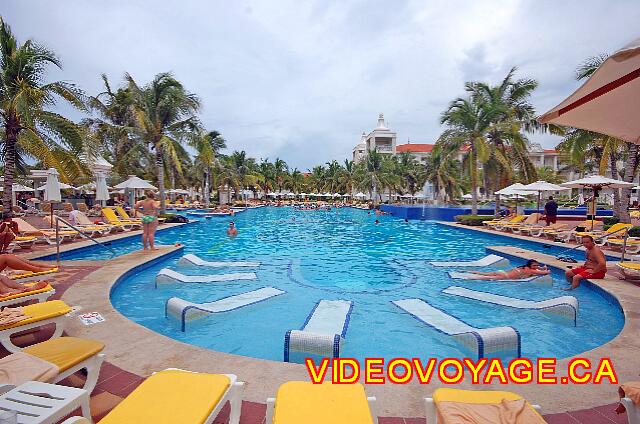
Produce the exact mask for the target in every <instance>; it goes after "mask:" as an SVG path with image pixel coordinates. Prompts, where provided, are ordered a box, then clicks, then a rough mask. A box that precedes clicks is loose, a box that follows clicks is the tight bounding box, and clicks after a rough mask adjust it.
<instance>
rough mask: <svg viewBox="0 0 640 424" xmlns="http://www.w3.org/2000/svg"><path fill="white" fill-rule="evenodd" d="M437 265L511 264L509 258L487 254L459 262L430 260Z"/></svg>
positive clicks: (482, 265) (480, 265)
mask: <svg viewBox="0 0 640 424" xmlns="http://www.w3.org/2000/svg"><path fill="white" fill-rule="evenodd" d="M429 263H430V264H431V265H433V266H437V267H452V268H455V267H484V266H509V259H507V258H503V257H502V256H498V255H487V256H485V257H484V258H482V259H478V260H476V261H458V262H429Z"/></svg>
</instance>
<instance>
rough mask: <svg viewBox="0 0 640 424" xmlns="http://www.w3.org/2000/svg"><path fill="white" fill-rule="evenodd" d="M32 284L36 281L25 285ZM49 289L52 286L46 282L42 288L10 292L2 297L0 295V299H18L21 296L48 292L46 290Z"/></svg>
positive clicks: (51, 288)
mask: <svg viewBox="0 0 640 424" xmlns="http://www.w3.org/2000/svg"><path fill="white" fill-rule="evenodd" d="M34 284H36V283H26V284H25V287H29V286H33V285H34ZM51 290H53V287H51V285H50V284H47V285H46V286H44V287H43V288H41V289H38V290H31V291H28V292H22V293H16V294H12V295H10V296H2V297H0V301H5V300H13V299H19V298H21V297H25V296H31V295H32V294H39V293H44V292H48V291H51Z"/></svg>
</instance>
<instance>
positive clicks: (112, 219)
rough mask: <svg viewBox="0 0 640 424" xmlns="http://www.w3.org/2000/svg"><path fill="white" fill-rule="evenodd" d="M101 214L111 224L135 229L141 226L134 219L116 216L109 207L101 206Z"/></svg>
mask: <svg viewBox="0 0 640 424" xmlns="http://www.w3.org/2000/svg"><path fill="white" fill-rule="evenodd" d="M102 215H104V217H105V219H106V220H107V221H108V222H109V224H111V225H115V226H119V227H123V228H124V229H125V230H137V229H140V228H142V224H141V223H139V222H134V221H123V220H121V219H119V218H118V217H117V216H116V213H115V212H114V210H113V209H111V208H102Z"/></svg>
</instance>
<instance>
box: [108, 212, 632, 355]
mask: <svg viewBox="0 0 640 424" xmlns="http://www.w3.org/2000/svg"><path fill="white" fill-rule="evenodd" d="M375 219H376V217H375V216H374V215H369V214H368V213H367V212H366V211H360V210H355V209H339V210H336V209H334V210H333V211H330V212H326V211H294V210H293V209H290V208H263V209H260V210H250V211H246V212H244V213H242V214H239V215H237V216H236V217H234V221H235V222H236V225H237V226H238V228H239V231H240V234H239V236H238V237H237V239H235V240H230V239H228V238H227V237H226V236H225V235H224V231H225V228H226V226H227V225H228V221H229V219H227V218H223V219H221V218H214V219H211V220H206V221H202V222H200V223H197V224H191V225H187V226H184V227H181V228H176V229H171V230H166V231H165V232H164V233H163V234H161V235H160V237H159V239H160V240H161V241H162V242H164V243H174V242H178V241H179V242H183V243H185V244H186V247H185V253H193V254H196V255H198V256H200V257H201V258H203V259H206V260H217V261H258V262H260V263H261V265H260V266H259V267H257V268H255V269H246V268H245V269H242V268H233V267H227V268H211V269H198V268H185V267H182V266H180V265H178V264H177V261H178V259H179V257H173V258H169V259H167V260H164V261H161V262H159V263H156V264H154V265H153V266H151V267H149V268H147V269H145V270H143V271H141V272H139V273H135V274H132V275H129V276H128V277H125V278H124V279H122V280H121V281H120V282H119V283H118V284H117V285H116V286H115V287H114V289H113V290H112V294H111V301H112V303H113V305H114V306H115V307H116V308H117V309H118V310H119V311H120V312H121V313H122V314H124V315H125V316H127V317H128V318H130V319H132V320H133V321H135V322H137V323H139V324H141V325H143V326H146V327H148V328H150V329H152V330H154V331H156V332H158V333H161V334H164V335H166V336H169V337H172V338H174V339H176V340H180V341H183V342H186V343H191V344H194V345H197V346H201V347H205V348H210V349H214V350H218V351H222V352H228V353H234V354H238V355H245V356H251V357H256V358H263V359H272V360H282V357H283V345H284V334H285V333H286V331H287V330H291V329H299V328H300V327H301V326H302V325H303V323H304V322H305V320H306V318H307V316H308V315H309V313H310V311H311V310H312V309H313V307H314V305H315V304H316V303H317V302H318V301H319V300H321V299H325V300H338V299H342V300H350V301H352V302H353V310H352V314H351V317H350V321H349V326H348V330H347V333H346V342H345V344H344V348H343V351H342V353H341V356H344V357H355V358H359V359H363V358H365V357H370V356H375V357H384V358H387V359H389V358H393V357H414V356H423V357H424V356H434V357H440V358H443V357H451V356H455V357H463V356H469V351H467V350H466V349H464V348H463V347H462V346H461V345H460V344H459V343H458V342H456V340H454V339H453V338H451V337H448V336H445V335H442V334H440V333H439V332H437V331H435V330H433V329H432V328H430V327H428V326H426V325H425V324H423V323H421V322H419V321H417V320H416V319H414V318H413V317H412V316H411V315H409V314H408V313H406V312H405V311H403V310H401V309H399V308H398V307H396V306H395V305H393V304H392V303H391V301H394V300H400V299H406V298H420V299H424V300H427V301H428V302H429V303H430V304H431V305H433V306H434V307H437V308H439V309H441V310H443V311H446V313H448V314H450V315H453V316H455V317H457V318H459V319H461V320H463V321H465V322H467V323H468V324H470V325H472V326H475V327H478V328H487V327H497V326H512V327H514V328H515V329H517V331H518V332H519V333H520V335H521V339H522V354H523V355H524V356H529V357H542V356H555V357H560V358H561V357H567V356H571V355H575V354H577V353H579V352H583V351H586V350H589V349H591V348H594V347H596V346H598V345H601V344H603V343H605V342H607V341H608V340H611V339H612V338H613V337H615V336H616V335H617V334H618V333H619V332H620V330H621V329H622V326H623V323H624V318H623V315H622V311H621V310H620V308H619V306H618V305H617V304H613V303H610V302H611V300H610V299H609V300H607V299H605V297H603V296H601V295H600V294H598V293H597V292H596V291H593V290H590V289H588V288H586V287H581V288H579V289H578V290H574V291H573V292H572V293H571V295H573V296H575V297H576V298H577V299H578V301H579V302H580V311H579V314H578V320H577V326H575V327H574V326H573V324H572V323H571V324H568V323H566V322H563V321H561V320H558V319H557V318H552V317H549V316H548V315H543V314H542V313H540V312H535V311H524V310H516V309H512V308H507V307H502V306H497V305H492V304H488V303H483V302H478V301H473V300H466V299H463V298H461V297H458V296H453V295H448V294H444V293H442V290H443V289H446V288H447V287H449V286H461V287H466V288H470V289H474V290H484V291H489V292H491V293H495V294H500V295H504V296H510V297H516V298H521V299H529V300H544V299H548V298H552V297H558V296H563V295H566V294H567V293H566V292H563V291H561V290H560V288H561V287H564V284H565V283H564V282H562V279H561V276H560V275H559V274H558V275H555V276H554V283H553V286H552V287H543V286H540V285H537V284H534V283H499V282H490V283H488V282H485V283H483V282H477V281H475V282H474V281H464V280H452V279H450V278H449V276H448V275H447V270H446V269H441V268H434V267H433V266H431V265H429V264H428V262H429V261H432V260H451V259H476V258H479V257H482V256H484V255H485V254H486V252H485V248H484V247H485V246H487V245H492V246H497V245H515V246H521V247H525V248H530V249H531V248H535V249H538V250H540V249H541V245H540V244H537V243H532V242H527V241H521V240H515V239H509V238H505V237H500V236H494V235H489V234H480V233H477V232H473V233H471V232H470V231H468V230H464V229H459V228H452V227H449V226H444V225H440V224H437V223H434V222H415V221H413V222H408V223H406V222H404V221H403V220H398V219H395V218H392V217H387V216H382V217H379V219H380V221H381V222H380V224H379V225H376V224H374V220H375ZM130 243H134V242H133V241H130ZM135 243H138V241H137V240H135ZM121 248H123V249H124V248H125V247H124V246H123V247H121ZM121 248H120V247H119V248H118V250H120V249H121ZM126 248H127V249H128V248H129V247H128V246H127V247H126ZM137 248H139V246H137ZM555 250H558V251H559V250H561V249H558V248H555V247H554V248H551V249H548V250H545V253H551V254H554V253H557V252H556V251H555ZM580 255H582V253H580ZM163 268H170V269H173V270H176V271H179V272H181V273H183V274H187V275H205V274H206V275H209V274H227V273H237V272H247V271H251V272H255V273H256V275H257V279H255V280H240V281H227V282H216V283H200V284H197V283H194V284H185V283H183V284H172V285H161V286H159V287H158V288H155V277H156V275H157V274H158V272H159V271H160V270H161V269H163ZM264 286H271V287H275V288H278V289H280V290H282V291H284V292H286V293H285V294H283V295H280V296H277V297H274V298H271V299H269V300H267V301H264V302H260V303H258V304H255V305H251V306H247V307H243V308H241V309H238V310H235V311H231V312H225V313H221V314H217V315H211V316H208V317H206V318H203V319H200V320H198V321H194V322H192V323H188V324H187V326H186V331H185V332H182V331H181V329H180V325H179V324H178V323H177V322H176V321H175V320H173V319H167V318H166V317H165V303H166V301H167V299H169V298H171V297H180V298H183V299H186V300H188V301H192V302H196V303H203V302H211V301H214V300H217V299H221V298H225V297H228V296H232V295H235V294H239V293H243V292H248V291H251V290H255V289H258V288H260V287H264Z"/></svg>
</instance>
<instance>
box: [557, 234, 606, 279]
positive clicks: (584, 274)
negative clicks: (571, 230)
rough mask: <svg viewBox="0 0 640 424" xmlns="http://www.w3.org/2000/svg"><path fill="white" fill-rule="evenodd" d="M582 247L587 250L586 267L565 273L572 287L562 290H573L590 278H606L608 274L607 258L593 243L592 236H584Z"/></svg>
mask: <svg viewBox="0 0 640 424" xmlns="http://www.w3.org/2000/svg"><path fill="white" fill-rule="evenodd" d="M582 245H583V246H584V247H585V249H587V259H586V260H585V261H584V265H583V266H581V267H578V268H573V269H569V270H567V272H565V277H566V279H567V282H568V283H569V284H571V287H567V288H564V289H562V290H573V289H576V288H578V286H580V281H582V280H584V279H589V278H604V276H605V274H606V273H607V258H606V257H605V256H604V253H602V250H600V248H599V247H597V246H596V244H595V243H594V241H593V237H591V236H582Z"/></svg>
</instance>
